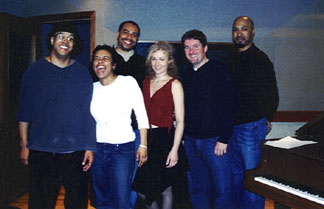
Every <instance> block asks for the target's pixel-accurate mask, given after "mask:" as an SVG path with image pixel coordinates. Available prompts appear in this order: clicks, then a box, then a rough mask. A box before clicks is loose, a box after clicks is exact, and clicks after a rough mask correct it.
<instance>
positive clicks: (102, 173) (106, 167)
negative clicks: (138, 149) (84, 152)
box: [91, 142, 135, 209]
mask: <svg viewBox="0 0 324 209" xmlns="http://www.w3.org/2000/svg"><path fill="white" fill-rule="evenodd" d="M134 156H135V155H134V142H129V143H125V144H108V143H97V152H96V153H95V158H94V162H93V165H92V171H91V172H92V181H93V190H94V193H95V197H96V206H97V209H116V208H120V209H129V208H130V201H129V197H130V191H131V181H132V174H133V169H134Z"/></svg>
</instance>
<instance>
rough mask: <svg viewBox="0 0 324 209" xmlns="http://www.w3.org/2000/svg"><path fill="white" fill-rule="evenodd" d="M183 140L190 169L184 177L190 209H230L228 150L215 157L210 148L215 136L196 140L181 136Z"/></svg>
mask: <svg viewBox="0 0 324 209" xmlns="http://www.w3.org/2000/svg"><path fill="white" fill-rule="evenodd" d="M184 140H185V142H184V143H185V151H186V155H187V160H188V163H189V167H190V169H189V171H188V172H187V176H188V184H189V193H190V202H191V205H192V208H193V209H199V208H201V209H206V208H208V209H209V208H210V209H211V208H217V209H219V208H222V209H224V208H226V209H232V207H231V200H232V196H231V193H232V191H231V189H232V172H231V155H230V152H231V151H230V149H227V153H226V154H225V155H223V156H216V155H215V154H214V149H215V145H216V142H217V140H218V137H215V138H208V139H196V138H193V137H190V136H188V135H185V136H184Z"/></svg>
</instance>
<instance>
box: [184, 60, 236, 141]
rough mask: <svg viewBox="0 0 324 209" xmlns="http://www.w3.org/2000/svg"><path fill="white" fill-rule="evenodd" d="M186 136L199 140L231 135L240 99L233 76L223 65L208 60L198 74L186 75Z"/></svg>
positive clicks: (191, 71) (186, 73) (189, 73)
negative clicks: (238, 98) (238, 99)
mask: <svg viewBox="0 0 324 209" xmlns="http://www.w3.org/2000/svg"><path fill="white" fill-rule="evenodd" d="M183 88H184V95H185V134H187V135H189V136H191V137H194V138H199V139H205V138H212V137H219V141H220V142H222V143H227V141H228V139H229V138H230V137H231V136H232V132H233V127H234V121H235V116H236V109H237V96H236V93H235V92H236V91H235V86H234V82H233V79H232V76H231V73H230V72H229V71H228V70H227V68H226V67H225V65H223V64H222V63H220V62H216V61H212V60H209V61H208V62H207V63H205V64H204V65H203V66H201V67H200V68H199V69H198V70H197V71H194V69H193V68H192V67H188V68H187V69H186V70H185V71H184V74H183Z"/></svg>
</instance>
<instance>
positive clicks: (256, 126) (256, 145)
mask: <svg viewBox="0 0 324 209" xmlns="http://www.w3.org/2000/svg"><path fill="white" fill-rule="evenodd" d="M266 134H267V121H266V119H265V118H262V119H260V120H258V121H254V122H250V123H246V124H240V125H236V126H235V127H234V133H233V136H232V138H231V140H230V146H231V149H232V156H233V184H234V185H233V186H234V202H235V205H236V207H235V208H241V209H261V208H262V209H263V208H264V203H265V200H264V198H263V197H261V196H259V195H256V194H254V193H252V192H249V191H247V190H245V189H244V186H243V180H244V171H245V170H249V169H253V168H255V167H256V166H257V165H258V164H259V162H260V160H261V147H260V143H261V141H262V140H264V139H265V136H266Z"/></svg>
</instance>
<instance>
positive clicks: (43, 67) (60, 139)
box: [17, 22, 96, 209]
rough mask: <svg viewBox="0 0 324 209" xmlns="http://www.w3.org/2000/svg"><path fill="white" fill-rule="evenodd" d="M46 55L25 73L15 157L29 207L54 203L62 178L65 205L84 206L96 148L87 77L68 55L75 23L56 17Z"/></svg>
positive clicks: (75, 42) (74, 42) (74, 43)
mask: <svg viewBox="0 0 324 209" xmlns="http://www.w3.org/2000/svg"><path fill="white" fill-rule="evenodd" d="M47 44H48V49H49V51H50V55H49V56H48V57H44V58H41V59H40V60H38V61H37V62H36V63H34V64H32V65H31V66H30V67H29V68H28V69H27V71H26V72H25V73H24V75H23V78H22V83H21V89H20V95H19V108H18V113H17V119H18V121H19V132H20V138H21V141H20V146H21V152H20V158H21V160H22V162H23V163H24V164H25V165H28V169H29V201H28V204H29V206H28V207H29V209H43V208H46V209H48V208H54V207H55V204H56V198H57V194H58V190H59V187H60V185H61V183H62V184H63V186H64V188H65V199H64V205H65V208H87V204H88V201H87V200H88V178H87V177H88V174H87V172H86V171H88V170H89V169H90V167H91V164H92V161H93V151H95V148H96V138H95V121H94V119H93V118H92V116H91V114H90V101H91V97H92V78H91V76H90V73H89V72H88V70H87V69H86V68H85V67H84V66H82V65H81V64H80V63H79V62H77V61H76V60H73V59H72V58H71V56H72V55H76V54H78V53H79V52H81V49H82V45H81V40H80V37H79V35H78V32H77V30H76V28H75V26H74V25H73V24H71V23H68V22H59V23H56V24H55V25H54V27H53V29H52V31H51V32H50V34H49V36H48V39H47Z"/></svg>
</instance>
